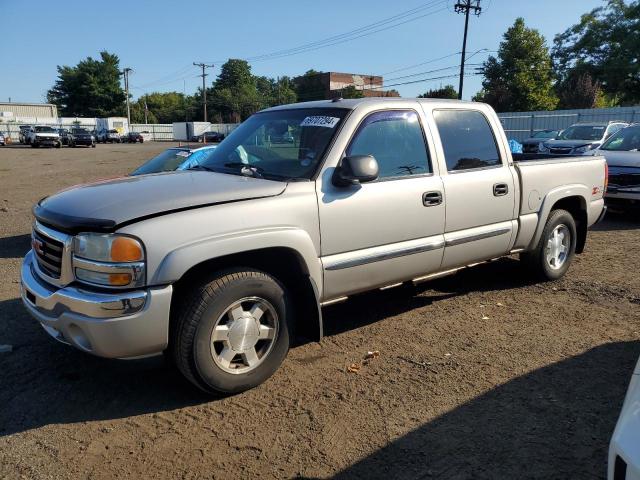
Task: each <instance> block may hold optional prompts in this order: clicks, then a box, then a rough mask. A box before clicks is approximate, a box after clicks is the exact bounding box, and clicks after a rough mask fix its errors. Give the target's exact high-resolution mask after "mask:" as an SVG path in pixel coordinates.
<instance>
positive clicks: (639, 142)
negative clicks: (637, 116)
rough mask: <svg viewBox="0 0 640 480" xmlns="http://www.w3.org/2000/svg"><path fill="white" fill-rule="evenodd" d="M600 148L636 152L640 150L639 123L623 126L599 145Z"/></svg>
mask: <svg viewBox="0 0 640 480" xmlns="http://www.w3.org/2000/svg"><path fill="white" fill-rule="evenodd" d="M600 148H601V150H613V151H624V152H632V151H633V152H637V151H638V150H640V125H634V126H632V127H627V128H623V129H622V130H620V131H619V132H617V133H616V134H614V135H612V136H611V138H610V139H609V140H607V141H606V142H604V145H602V147H600Z"/></svg>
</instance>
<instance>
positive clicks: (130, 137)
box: [122, 132, 144, 143]
mask: <svg viewBox="0 0 640 480" xmlns="http://www.w3.org/2000/svg"><path fill="white" fill-rule="evenodd" d="M122 141H123V142H127V143H138V142H140V143H144V137H143V136H142V133H139V132H129V133H128V134H127V135H125V136H124V137H122Z"/></svg>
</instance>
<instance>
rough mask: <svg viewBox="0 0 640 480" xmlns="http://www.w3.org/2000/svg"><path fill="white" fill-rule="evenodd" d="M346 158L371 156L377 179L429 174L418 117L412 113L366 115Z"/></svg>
mask: <svg viewBox="0 0 640 480" xmlns="http://www.w3.org/2000/svg"><path fill="white" fill-rule="evenodd" d="M347 155H373V156H374V157H375V159H376V161H377V162H378V166H379V168H380V178H390V177H404V176H408V175H420V174H424V173H431V166H430V164H429V155H428V154H427V149H426V146H425V143H424V136H423V134H422V128H421V127H420V121H419V119H418V114H417V113H416V112H414V111H412V110H386V111H382V112H376V113H372V114H371V115H369V116H368V117H367V118H365V120H364V121H363V122H362V124H361V125H360V127H358V131H357V132H356V134H355V136H354V138H353V139H352V140H351V144H350V145H349V147H348V148H347Z"/></svg>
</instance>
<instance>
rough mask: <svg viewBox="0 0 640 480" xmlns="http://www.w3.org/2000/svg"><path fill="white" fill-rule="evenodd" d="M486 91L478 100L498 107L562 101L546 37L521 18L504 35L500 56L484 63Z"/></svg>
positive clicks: (539, 106) (528, 106) (531, 107)
mask: <svg viewBox="0 0 640 480" xmlns="http://www.w3.org/2000/svg"><path fill="white" fill-rule="evenodd" d="M483 73H484V79H483V81H482V91H481V92H479V94H478V95H476V96H475V97H474V99H475V100H481V101H485V102H487V103H489V104H491V105H492V106H493V107H494V108H495V109H496V110H497V111H500V112H505V111H526V110H552V109H554V108H555V106H556V105H557V103H558V98H557V97H556V94H555V92H554V89H553V71H552V64H551V58H550V56H549V49H548V47H547V45H546V42H545V39H544V37H543V36H542V35H541V34H540V32H538V31H537V30H535V29H532V28H527V27H526V26H525V24H524V19H522V18H517V19H516V21H515V23H514V24H513V26H511V27H509V29H508V30H507V31H506V32H505V34H504V35H503V41H502V42H501V43H500V47H499V49H498V57H497V58H496V57H493V56H490V57H489V59H488V60H487V61H486V62H484V65H483Z"/></svg>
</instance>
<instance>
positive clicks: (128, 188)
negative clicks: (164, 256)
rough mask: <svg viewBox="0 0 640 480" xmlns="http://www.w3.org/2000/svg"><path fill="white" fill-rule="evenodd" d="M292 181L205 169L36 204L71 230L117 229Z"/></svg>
mask: <svg viewBox="0 0 640 480" xmlns="http://www.w3.org/2000/svg"><path fill="white" fill-rule="evenodd" d="M286 186H287V184H286V183H284V182H276V181H272V180H265V179H260V178H253V177H244V176H238V175H228V174H224V173H213V172H206V171H182V172H168V173H160V174H155V175H142V176H138V177H126V178H118V179H114V180H105V181H100V182H95V183H90V184H85V185H78V186H75V187H72V188H70V189H67V190H63V191H61V192H59V193H57V194H55V195H53V196H51V197H47V198H44V199H42V200H41V201H40V202H38V204H37V205H36V206H35V207H34V209H33V213H34V215H35V217H36V219H37V220H38V221H39V222H41V223H44V224H46V225H49V226H51V227H53V228H56V229H58V230H62V231H65V232H68V233H77V232H80V231H93V232H112V231H114V230H116V229H117V228H119V227H120V226H122V225H123V224H127V223H131V222H133V221H136V220H142V219H145V218H150V217H155V216H159V215H165V214H168V213H174V212H177V211H181V210H188V209H192V208H199V207H206V206H211V205H216V204H221V203H230V202H238V201H242V200H251V199H257V198H265V197H272V196H276V195H279V194H281V193H282V192H283V191H284V190H285V188H286Z"/></svg>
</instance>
